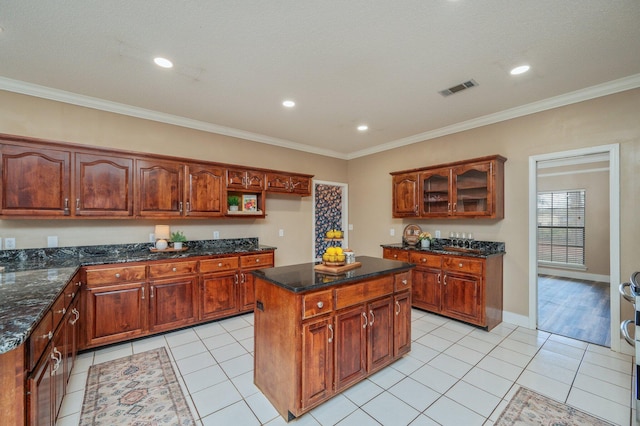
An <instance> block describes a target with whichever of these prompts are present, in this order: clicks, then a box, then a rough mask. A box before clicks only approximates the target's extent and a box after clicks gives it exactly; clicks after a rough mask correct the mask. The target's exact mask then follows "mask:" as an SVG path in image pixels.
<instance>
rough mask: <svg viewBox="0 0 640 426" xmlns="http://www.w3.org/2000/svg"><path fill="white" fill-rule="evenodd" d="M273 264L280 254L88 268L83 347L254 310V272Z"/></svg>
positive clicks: (244, 255) (265, 253)
mask: <svg viewBox="0 0 640 426" xmlns="http://www.w3.org/2000/svg"><path fill="white" fill-rule="evenodd" d="M273 264H274V253H273V252H272V251H268V252H260V253H257V254H254V253H251V254H242V255H232V256H228V255H226V256H219V257H202V258H191V259H188V260H182V259H181V260H176V259H172V260H165V261H151V262H136V263H131V264H126V265H122V264H117V265H100V266H88V267H86V268H85V270H84V271H85V272H84V274H85V282H86V285H85V291H84V298H83V299H84V306H85V309H86V317H87V321H86V326H85V328H84V342H83V343H84V344H83V346H82V348H83V349H84V348H91V347H96V346H101V345H105V344H110V343H116V342H121V341H124V340H129V339H132V338H137V337H142V336H146V335H149V334H153V333H160V332H164V331H169V330H174V329H177V328H180V327H185V326H188V325H191V324H196V323H199V322H205V321H210V320H214V319H219V318H224V317H228V316H230V315H236V314H239V313H242V312H250V311H252V310H253V307H254V304H255V297H254V294H253V293H254V289H253V276H252V275H251V270H253V269H258V268H267V267H271V266H273Z"/></svg>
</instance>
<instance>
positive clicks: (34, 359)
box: [29, 311, 53, 370]
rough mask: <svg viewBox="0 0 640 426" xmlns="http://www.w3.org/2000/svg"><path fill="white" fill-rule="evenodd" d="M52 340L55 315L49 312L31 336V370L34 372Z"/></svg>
mask: <svg viewBox="0 0 640 426" xmlns="http://www.w3.org/2000/svg"><path fill="white" fill-rule="evenodd" d="M52 338H53V314H52V313H51V311H47V313H46V314H45V316H44V317H42V319H41V320H40V322H39V323H38V325H37V326H36V328H35V329H34V330H33V332H32V333H31V336H29V370H33V368H34V367H35V365H36V364H37V363H38V360H39V359H40V356H41V355H42V352H44V350H45V349H46V347H47V345H48V344H49V341H50V340H51V339H52Z"/></svg>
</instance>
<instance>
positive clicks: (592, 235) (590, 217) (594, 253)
mask: <svg viewBox="0 0 640 426" xmlns="http://www.w3.org/2000/svg"><path fill="white" fill-rule="evenodd" d="M608 170H609V163H608V162H598V163H589V164H582V165H579V166H570V167H566V166H565V167H551V168H545V169H542V170H539V171H538V191H569V190H573V189H576V190H579V189H584V190H585V191H586V194H585V238H584V241H585V261H584V262H585V267H586V268H587V269H586V273H588V274H596V275H604V276H608V275H609V256H608V254H609V171H608ZM545 268H549V269H551V268H550V267H549V266H545ZM561 269H562V268H556V270H557V274H558V275H561V276H563V274H566V273H567V272H563V271H562V270H561ZM565 276H572V275H571V272H570V271H569V272H568V275H565Z"/></svg>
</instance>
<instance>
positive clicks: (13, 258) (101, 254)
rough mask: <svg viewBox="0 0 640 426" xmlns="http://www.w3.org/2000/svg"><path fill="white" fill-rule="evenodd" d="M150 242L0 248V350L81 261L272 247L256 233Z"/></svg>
mask: <svg viewBox="0 0 640 426" xmlns="http://www.w3.org/2000/svg"><path fill="white" fill-rule="evenodd" d="M151 247H152V245H151V244H150V243H142V244H140V243H135V244H119V245H102V246H82V247H61V248H46V249H26V250H4V251H0V266H3V267H4V271H3V272H0V354H2V353H5V352H8V351H10V350H12V349H14V348H16V347H18V346H19V345H21V344H22V343H23V342H24V341H25V340H26V339H27V337H28V336H29V334H30V333H31V331H32V330H33V328H34V327H35V326H36V324H37V323H38V321H40V319H41V318H42V317H43V316H44V314H45V313H46V311H47V309H49V308H50V307H51V304H52V303H53V301H54V300H55V299H56V298H57V297H58V295H60V293H61V292H62V290H63V289H64V286H65V285H66V284H67V283H68V282H69V280H70V279H71V278H72V277H73V275H74V274H75V273H76V271H77V270H78V269H79V268H80V267H82V266H88V265H102V264H112V263H126V262H140V261H150V260H162V259H183V258H189V257H195V256H213V255H225V254H233V253H237V254H240V253H251V252H261V251H273V250H275V249H276V248H275V247H271V246H264V245H260V244H258V239H257V238H242V239H226V240H203V241H190V242H189V243H187V247H188V249H187V250H186V251H182V252H151V251H150V248H151Z"/></svg>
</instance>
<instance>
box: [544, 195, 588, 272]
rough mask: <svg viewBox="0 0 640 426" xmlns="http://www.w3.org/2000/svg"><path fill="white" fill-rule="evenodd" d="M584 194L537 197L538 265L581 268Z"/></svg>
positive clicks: (582, 259)
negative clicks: (550, 264)
mask: <svg viewBox="0 0 640 426" xmlns="http://www.w3.org/2000/svg"><path fill="white" fill-rule="evenodd" d="M585 193H586V191H584V190H572V191H553V192H539V193H538V262H545V263H546V262H552V263H553V264H555V265H557V264H562V265H566V266H584V234H585V232H584V215H585Z"/></svg>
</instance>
